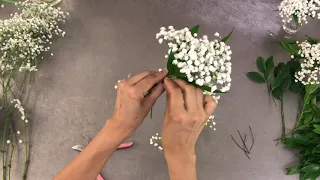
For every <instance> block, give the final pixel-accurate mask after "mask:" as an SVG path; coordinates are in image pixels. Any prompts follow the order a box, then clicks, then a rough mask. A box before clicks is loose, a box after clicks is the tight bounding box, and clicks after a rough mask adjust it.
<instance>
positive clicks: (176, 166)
mask: <svg viewBox="0 0 320 180" xmlns="http://www.w3.org/2000/svg"><path fill="white" fill-rule="evenodd" d="M166 160H167V164H168V170H169V176H170V180H197V173H196V156H195V155H194V154H188V155H181V154H180V155H169V154H166Z"/></svg>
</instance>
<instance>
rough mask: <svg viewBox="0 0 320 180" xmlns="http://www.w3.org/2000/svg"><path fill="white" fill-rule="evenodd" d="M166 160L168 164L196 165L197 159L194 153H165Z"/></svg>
mask: <svg viewBox="0 0 320 180" xmlns="http://www.w3.org/2000/svg"><path fill="white" fill-rule="evenodd" d="M165 158H166V160H167V163H168V164H169V163H181V164H186V163H187V164H195V163H196V159H197V157H196V154H195V152H194V151H190V152H177V153H173V152H166V151H165Z"/></svg>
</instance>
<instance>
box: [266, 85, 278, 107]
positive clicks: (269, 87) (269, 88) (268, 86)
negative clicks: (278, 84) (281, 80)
mask: <svg viewBox="0 0 320 180" xmlns="http://www.w3.org/2000/svg"><path fill="white" fill-rule="evenodd" d="M267 88H268V93H269V94H270V95H271V98H272V101H273V103H274V105H276V107H277V106H278V105H277V102H276V100H275V99H274V97H273V95H272V92H271V91H270V90H271V84H270V81H269V80H267Z"/></svg>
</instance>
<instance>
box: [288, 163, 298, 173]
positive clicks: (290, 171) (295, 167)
mask: <svg viewBox="0 0 320 180" xmlns="http://www.w3.org/2000/svg"><path fill="white" fill-rule="evenodd" d="M301 167H302V166H301V165H300V164H298V165H295V166H292V167H289V168H287V175H293V174H297V173H299V172H300V169H301Z"/></svg>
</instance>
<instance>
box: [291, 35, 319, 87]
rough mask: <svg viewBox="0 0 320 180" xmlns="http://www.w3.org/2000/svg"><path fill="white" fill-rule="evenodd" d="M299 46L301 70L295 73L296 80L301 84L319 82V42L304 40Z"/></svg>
mask: <svg viewBox="0 0 320 180" xmlns="http://www.w3.org/2000/svg"><path fill="white" fill-rule="evenodd" d="M299 46H300V48H301V49H300V50H299V55H300V56H301V57H303V59H302V62H300V66H301V70H300V71H298V72H297V73H296V74H295V78H296V82H297V81H300V82H301V83H302V84H303V85H307V84H320V79H319V78H320V77H319V75H320V43H318V44H310V43H309V42H308V41H304V42H302V43H301V44H299Z"/></svg>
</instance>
